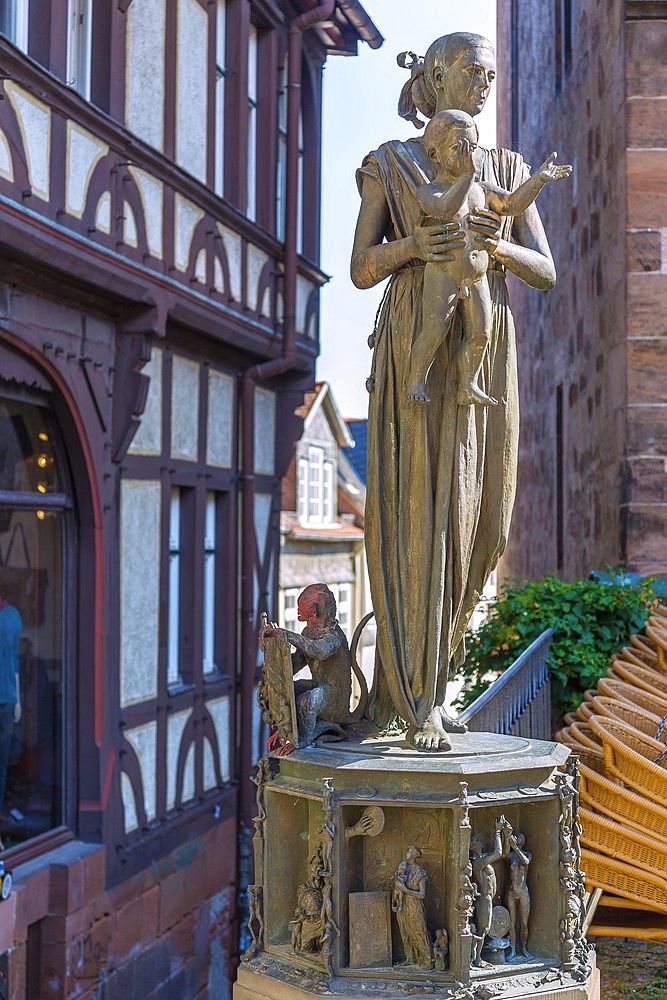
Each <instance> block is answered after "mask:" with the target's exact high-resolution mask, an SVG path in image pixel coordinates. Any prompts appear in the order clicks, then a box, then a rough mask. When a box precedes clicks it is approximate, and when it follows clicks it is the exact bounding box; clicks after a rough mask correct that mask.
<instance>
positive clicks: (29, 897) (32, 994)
mask: <svg viewBox="0 0 667 1000" xmlns="http://www.w3.org/2000/svg"><path fill="white" fill-rule="evenodd" d="M233 824H234V821H233V820H232V819H230V820H228V821H226V822H224V823H221V824H220V825H219V826H217V827H215V828H214V829H213V830H211V831H209V832H207V833H206V834H203V835H202V836H200V837H196V838H194V839H193V840H192V841H190V842H189V843H187V844H185V845H183V846H181V847H180V848H178V849H177V850H175V851H173V852H172V853H171V854H168V855H166V856H165V857H163V858H161V859H160V860H158V861H156V862H154V863H153V864H152V865H150V867H148V868H146V869H144V870H142V871H140V872H139V873H137V874H136V875H134V876H132V877H131V878H129V879H127V880H126V881H124V882H121V883H119V884H118V885H115V886H113V887H111V888H108V889H107V888H105V871H106V850H105V849H104V848H103V847H99V846H96V845H87V844H82V843H81V842H79V841H72V842H70V843H69V844H65V845H64V846H62V847H60V848H58V849H56V850H54V851H51V852H49V853H47V854H45V855H43V856H42V857H40V858H39V859H38V860H36V861H33V862H30V863H29V864H26V865H23V866H21V867H19V868H17V869H16V870H15V872H14V875H15V879H16V887H15V890H14V892H13V893H12V895H11V896H10V898H9V900H8V901H7V902H5V903H2V904H1V906H0V949H2V952H4V953H5V954H4V956H3V960H4V961H3V964H4V969H5V970H6V971H5V975H6V976H7V978H8V990H9V992H8V994H7V995H8V996H9V997H11V1000H34V998H36V997H39V1000H117V998H119V997H122V998H123V1000H209V998H211V1000H212V998H215V1000H225V997H226V996H227V994H228V991H229V983H230V981H231V978H232V976H233V969H232V965H231V963H232V946H233V940H234V929H235V928H234V921H235V912H236V886H235V884H234V877H235V857H234V852H232V851H230V850H229V844H230V843H234V841H235V837H234V830H233ZM35 956H38V958H37V959H36V958H35Z"/></svg>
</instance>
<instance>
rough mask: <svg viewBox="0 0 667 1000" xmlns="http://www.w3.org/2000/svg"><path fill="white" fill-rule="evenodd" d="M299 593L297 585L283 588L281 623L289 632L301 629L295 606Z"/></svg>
mask: <svg viewBox="0 0 667 1000" xmlns="http://www.w3.org/2000/svg"><path fill="white" fill-rule="evenodd" d="M300 593H301V590H300V589H299V588H298V587H289V588H288V589H287V590H283V594H282V596H283V613H282V624H283V627H284V628H287V629H289V630H290V632H300V631H301V629H300V627H299V625H300V622H299V619H298V617H297V606H296V602H297V598H298V596H299V594H300Z"/></svg>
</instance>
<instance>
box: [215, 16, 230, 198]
mask: <svg viewBox="0 0 667 1000" xmlns="http://www.w3.org/2000/svg"><path fill="white" fill-rule="evenodd" d="M226 32H227V2H226V0H218V2H217V5H216V11H215V176H214V179H213V187H214V190H215V193H216V194H217V195H220V197H221V198H222V196H223V195H224V193H225V138H224V136H225V73H226V70H225V42H226V37H227V35H226Z"/></svg>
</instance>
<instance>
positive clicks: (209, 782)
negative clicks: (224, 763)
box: [204, 738, 218, 791]
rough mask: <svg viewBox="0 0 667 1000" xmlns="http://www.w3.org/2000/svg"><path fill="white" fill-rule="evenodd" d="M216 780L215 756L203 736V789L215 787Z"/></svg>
mask: <svg viewBox="0 0 667 1000" xmlns="http://www.w3.org/2000/svg"><path fill="white" fill-rule="evenodd" d="M217 783H218V780H217V778H216V776H215V758H214V757H213V749H212V747H211V744H210V743H209V741H208V740H207V739H206V738H204V790H205V791H208V790H209V789H210V788H215V786H216V785H217Z"/></svg>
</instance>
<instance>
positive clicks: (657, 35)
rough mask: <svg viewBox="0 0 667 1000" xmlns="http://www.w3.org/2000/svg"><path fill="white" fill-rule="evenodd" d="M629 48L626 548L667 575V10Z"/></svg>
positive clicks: (633, 560)
mask: <svg viewBox="0 0 667 1000" xmlns="http://www.w3.org/2000/svg"><path fill="white" fill-rule="evenodd" d="M664 6H667V5H664ZM635 7H636V5H633V4H629V5H628V16H629V17H631V18H632V17H633V14H634V10H635ZM625 47H626V48H625V51H626V62H625V71H626V77H625V78H626V103H625V109H626V143H627V226H628V230H627V251H626V263H627V272H628V273H627V291H628V297H627V335H628V339H627V358H628V361H627V364H628V416H627V419H628V448H627V468H626V474H627V495H626V500H627V507H626V522H625V523H626V546H627V558H628V565H629V566H630V567H631V568H633V569H637V570H639V571H641V572H644V573H656V574H659V575H667V150H666V149H665V146H666V145H667V138H666V137H667V60H666V59H665V53H667V10H666V11H665V14H664V19H662V20H661V19H654V18H651V19H642V20H634V19H631V20H628V22H627V25H626V41H625Z"/></svg>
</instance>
